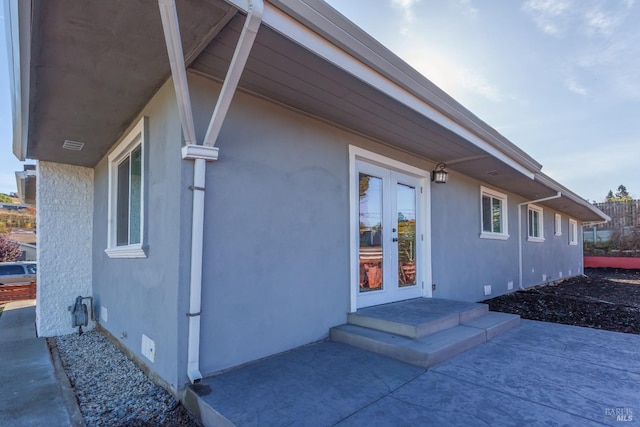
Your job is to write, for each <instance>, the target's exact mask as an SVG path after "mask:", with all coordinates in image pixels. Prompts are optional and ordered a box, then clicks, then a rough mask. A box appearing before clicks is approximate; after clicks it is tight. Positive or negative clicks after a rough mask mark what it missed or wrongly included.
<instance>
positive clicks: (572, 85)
mask: <svg viewBox="0 0 640 427" xmlns="http://www.w3.org/2000/svg"><path fill="white" fill-rule="evenodd" d="M566 84H567V89H569V91H571V92H573V93H577V94H578V95H582V96H585V95H586V94H587V93H588V91H587V89H586V88H585V87H584V86H581V85H579V84H578V83H577V82H576V81H575V80H574V79H568V80H567V82H566Z"/></svg>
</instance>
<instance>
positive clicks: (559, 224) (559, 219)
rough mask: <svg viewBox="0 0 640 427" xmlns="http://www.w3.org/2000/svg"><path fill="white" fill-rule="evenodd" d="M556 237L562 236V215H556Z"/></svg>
mask: <svg viewBox="0 0 640 427" xmlns="http://www.w3.org/2000/svg"><path fill="white" fill-rule="evenodd" d="M554 230H555V235H556V236H562V215H560V214H556V222H555V227H554Z"/></svg>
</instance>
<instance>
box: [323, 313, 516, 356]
mask: <svg viewBox="0 0 640 427" xmlns="http://www.w3.org/2000/svg"><path fill="white" fill-rule="evenodd" d="M519 324H520V316H518V315H515V314H508V313H496V312H488V313H487V314H484V315H482V316H480V317H473V318H471V319H465V320H464V322H461V324H456V325H454V326H452V327H449V328H447V329H444V330H440V331H437V332H434V333H431V334H429V335H426V336H421V337H417V338H409V337H406V336H403V335H400V334H394V333H391V332H387V331H383V330H377V329H372V328H366V327H363V326H358V325H352V324H346V325H342V326H338V327H335V328H332V329H331V332H330V337H331V340H332V341H336V342H341V343H345V344H348V345H352V346H354V347H358V348H361V349H363V350H368V351H371V352H374V353H378V354H382V355H385V356H388V357H392V358H394V359H398V360H401V361H403V362H406V363H410V364H412V365H417V366H421V367H424V368H429V367H431V366H433V365H435V364H437V363H440V362H443V361H445V360H447V359H449V358H451V357H453V356H455V355H457V354H460V353H462V352H464V351H467V350H469V349H471V348H473V347H475V346H477V345H480V344H482V343H484V342H486V341H488V340H490V339H492V338H494V337H496V336H497V335H499V334H501V333H503V332H505V331H507V330H509V329H511V328H514V327H516V326H518V325H519Z"/></svg>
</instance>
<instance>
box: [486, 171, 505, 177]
mask: <svg viewBox="0 0 640 427" xmlns="http://www.w3.org/2000/svg"><path fill="white" fill-rule="evenodd" d="M487 175H489V176H498V175H502V172H500V171H497V170H492V171H487Z"/></svg>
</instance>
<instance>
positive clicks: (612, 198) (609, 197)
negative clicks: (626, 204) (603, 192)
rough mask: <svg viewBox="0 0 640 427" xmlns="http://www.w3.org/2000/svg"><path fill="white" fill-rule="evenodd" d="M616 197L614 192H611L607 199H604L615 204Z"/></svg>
mask: <svg viewBox="0 0 640 427" xmlns="http://www.w3.org/2000/svg"><path fill="white" fill-rule="evenodd" d="M614 198H615V196H614V195H613V191H611V190H609V193H607V197H605V198H604V201H605V202H615V200H614Z"/></svg>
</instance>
